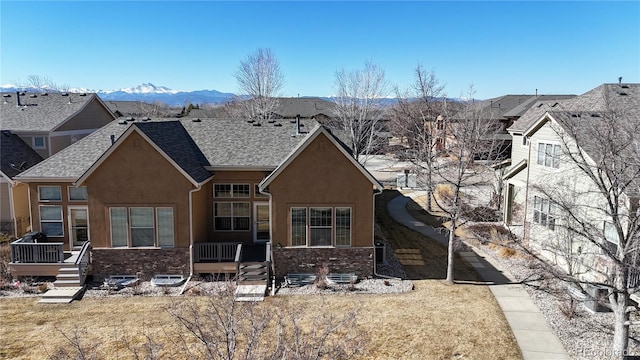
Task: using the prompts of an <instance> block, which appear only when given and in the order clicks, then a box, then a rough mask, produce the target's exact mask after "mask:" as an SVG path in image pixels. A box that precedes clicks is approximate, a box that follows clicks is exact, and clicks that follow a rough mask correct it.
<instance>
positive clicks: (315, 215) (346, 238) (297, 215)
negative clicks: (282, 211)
mask: <svg viewBox="0 0 640 360" xmlns="http://www.w3.org/2000/svg"><path fill="white" fill-rule="evenodd" d="M290 217H291V218H290V224H291V246H351V208H350V207H309V208H307V207H291V208H290Z"/></svg>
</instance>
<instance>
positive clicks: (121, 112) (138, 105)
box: [105, 100, 181, 117]
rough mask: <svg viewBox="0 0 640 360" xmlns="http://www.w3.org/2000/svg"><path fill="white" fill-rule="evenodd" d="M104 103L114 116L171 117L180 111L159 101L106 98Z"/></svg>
mask: <svg viewBox="0 0 640 360" xmlns="http://www.w3.org/2000/svg"><path fill="white" fill-rule="evenodd" d="M105 104H106V105H107V106H108V107H109V110H111V112H113V114H114V115H115V116H116V117H172V116H178V115H179V114H180V111H181V110H180V109H173V108H171V107H169V106H168V105H166V104H164V103H161V102H154V103H147V102H144V101H119V100H107V101H105Z"/></svg>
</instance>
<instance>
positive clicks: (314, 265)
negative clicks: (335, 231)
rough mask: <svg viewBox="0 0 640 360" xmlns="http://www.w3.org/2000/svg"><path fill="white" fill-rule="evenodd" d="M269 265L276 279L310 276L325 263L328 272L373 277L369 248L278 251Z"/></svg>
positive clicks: (281, 249)
mask: <svg viewBox="0 0 640 360" xmlns="http://www.w3.org/2000/svg"><path fill="white" fill-rule="evenodd" d="M272 252H273V262H274V267H275V275H276V277H278V278H282V277H284V276H285V275H286V274H290V273H313V274H315V273H316V272H318V269H320V267H322V266H323V265H324V264H326V265H327V266H328V267H329V272H332V273H355V274H356V275H358V277H359V278H367V277H371V276H373V260H374V259H373V254H374V248H372V247H370V248H369V247H366V248H365V247H354V248H311V247H309V248H278V247H274V248H273V249H272Z"/></svg>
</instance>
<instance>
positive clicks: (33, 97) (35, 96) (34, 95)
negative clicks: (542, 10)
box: [29, 94, 38, 99]
mask: <svg viewBox="0 0 640 360" xmlns="http://www.w3.org/2000/svg"><path fill="white" fill-rule="evenodd" d="M29 97H30V98H32V99H35V98H37V97H38V95H36V94H31V95H29Z"/></svg>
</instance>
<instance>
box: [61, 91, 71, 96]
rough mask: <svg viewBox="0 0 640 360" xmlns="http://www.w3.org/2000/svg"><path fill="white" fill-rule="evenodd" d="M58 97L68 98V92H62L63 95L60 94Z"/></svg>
mask: <svg viewBox="0 0 640 360" xmlns="http://www.w3.org/2000/svg"><path fill="white" fill-rule="evenodd" d="M60 96H69V93H68V92H63V93H60Z"/></svg>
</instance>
